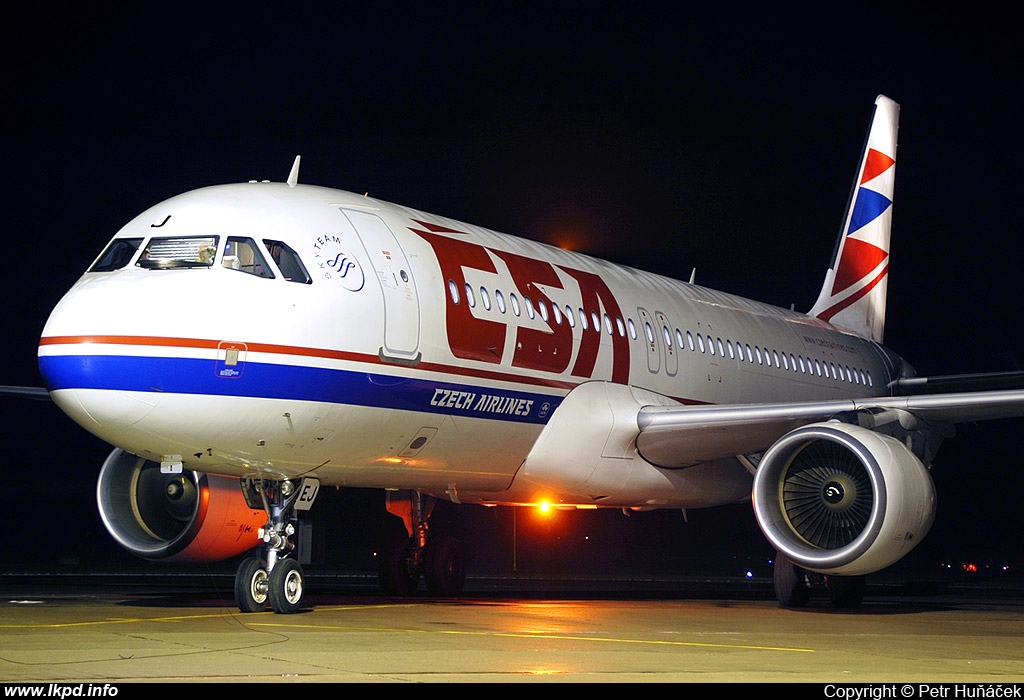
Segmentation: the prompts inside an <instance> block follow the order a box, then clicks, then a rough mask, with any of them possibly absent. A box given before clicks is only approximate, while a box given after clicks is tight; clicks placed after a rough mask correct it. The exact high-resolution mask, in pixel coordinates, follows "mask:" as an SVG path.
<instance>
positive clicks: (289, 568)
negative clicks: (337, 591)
mask: <svg viewBox="0 0 1024 700" xmlns="http://www.w3.org/2000/svg"><path fill="white" fill-rule="evenodd" d="M241 482H242V491H243V492H244V493H245V499H246V501H247V502H248V503H249V506H250V507H252V508H262V509H263V510H265V511H266V512H267V524H266V525H264V526H263V527H262V528H260V533H259V534H260V539H262V540H263V544H262V545H261V546H260V555H259V556H253V557H248V558H246V559H243V560H242V563H241V564H239V566H238V570H237V571H236V572H235V602H236V603H237V605H238V609H239V610H241V611H242V612H261V611H263V610H264V609H265V608H266V607H267V604H268V603H269V605H270V607H271V609H273V611H274V612H276V613H295V612H298V611H299V608H300V607H301V605H302V596H303V593H304V592H305V576H304V574H303V572H302V565H301V564H299V562H298V561H297V560H296V559H295V558H294V556H290V555H292V553H293V552H294V550H295V543H294V542H292V540H291V539H290V538H291V536H292V535H293V534H295V526H294V525H293V524H292V520H293V518H294V515H295V511H296V510H304V509H307V508H309V507H310V506H311V505H312V503H313V499H314V498H315V497H316V491H317V489H318V488H319V482H318V481H317V480H316V479H302V480H301V481H300V482H299V486H296V485H295V483H293V482H292V481H289V480H287V479H285V480H275V479H264V478H252V477H248V478H244V479H242V480H241Z"/></svg>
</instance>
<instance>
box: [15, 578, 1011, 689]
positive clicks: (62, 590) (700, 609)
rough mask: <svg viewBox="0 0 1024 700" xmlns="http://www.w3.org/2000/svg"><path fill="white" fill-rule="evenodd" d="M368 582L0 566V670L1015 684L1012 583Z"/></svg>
mask: <svg viewBox="0 0 1024 700" xmlns="http://www.w3.org/2000/svg"><path fill="white" fill-rule="evenodd" d="M376 583H377V582H376V577H375V576H374V575H373V574H370V573H365V572H355V573H353V572H321V573H315V574H314V573H308V574H307V593H306V597H305V603H304V607H303V609H302V610H300V612H299V613H297V614H293V615H280V614H276V613H273V612H262V613H248V614H244V613H241V612H239V610H238V609H237V607H236V606H235V604H234V600H233V593H232V591H233V587H232V578H231V576H230V575H228V574H225V573H209V574H205V575H198V574H182V575H180V576H173V575H168V574H165V573H161V574H159V575H156V574H138V573H123V574H118V573H116V572H93V573H89V572H76V573H74V574H69V573H67V572H59V571H58V572H52V571H51V572H46V571H35V572H29V573H18V574H9V573H8V574H0V682H3V683H4V684H15V685H24V684H47V685H46V687H51V686H49V684H54V683H56V684H72V686H69V687H80V688H83V689H84V695H85V696H88V697H100V696H104V695H106V696H111V689H112V688H114V689H117V690H118V692H119V694H120V696H121V697H129V696H130V695H131V693H130V691H126V692H120V691H121V689H122V686H124V685H128V684H136V683H172V682H173V683H254V682H259V683H267V682H274V683H467V682H468V683H483V682H487V683H494V682H499V683H523V682H528V683H596V682H601V683H734V684H735V683H812V684H837V687H842V688H846V687H853V686H854V685H855V684H875V685H876V687H880V688H881V687H883V686H882V685H879V684H883V685H884V684H892V688H893V689H894V692H895V691H896V689H897V688H903V687H906V688H907V689H908V693H909V692H910V691H912V692H913V694H906V695H900V697H923V696H924V695H923V694H925V693H926V692H927V690H928V689H929V688H941V687H945V688H946V689H947V692H948V694H947V695H945V696H941V695H936V696H935V697H954V696H955V695H954V693H953V691H952V690H950V688H953V685H955V684H961V685H963V684H968V686H964V687H978V686H977V684H987V685H986V687H989V688H992V687H997V688H1000V689H1002V690H1004V691H1007V692H1011V693H1012V692H1013V691H1015V690H1016V692H1018V693H1019V692H1020V684H1022V683H1024V644H1022V643H1021V634H1022V632H1024V593H1022V588H1021V587H1020V586H1019V582H1017V581H1015V580H1013V581H1010V580H1005V581H981V582H975V583H962V582H953V581H951V582H942V581H940V582H935V581H918V582H915V583H912V584H886V583H882V584H880V585H869V586H868V593H867V597H866V599H865V602H864V603H863V604H862V605H861V606H860V607H859V608H857V609H855V610H838V609H835V608H832V607H831V606H830V604H829V603H828V601H827V600H826V599H824V598H823V597H822V598H820V599H819V598H818V597H815V598H812V600H811V602H810V604H809V605H808V606H807V607H806V608H802V609H799V610H790V609H784V608H781V607H779V605H778V603H777V602H775V600H774V596H773V595H772V592H771V581H770V580H765V579H750V580H744V579H724V578H721V579H715V578H700V577H691V578H678V577H671V578H665V577H633V578H629V579H624V578H594V577H589V578H572V577H557V578H543V577H541V578H538V577H517V576H492V577H477V578H470V579H467V584H466V590H465V591H464V593H463V595H461V596H460V597H458V598H456V599H442V598H432V597H429V596H427V595H425V594H424V595H414V596H411V597H409V598H391V597H387V596H384V595H383V594H381V593H379V592H378V589H377V586H376ZM76 684H77V685H76ZM897 684H899V685H897ZM904 684H905V685H904ZM942 684H945V685H944V686H943V685H942ZM53 687H58V686H53ZM59 687H63V686H59ZM829 687H831V685H830V686H829ZM79 692H83V691H79ZM51 693H52V691H51ZM815 693H816V695H817V696H820V693H818V692H817V691H815Z"/></svg>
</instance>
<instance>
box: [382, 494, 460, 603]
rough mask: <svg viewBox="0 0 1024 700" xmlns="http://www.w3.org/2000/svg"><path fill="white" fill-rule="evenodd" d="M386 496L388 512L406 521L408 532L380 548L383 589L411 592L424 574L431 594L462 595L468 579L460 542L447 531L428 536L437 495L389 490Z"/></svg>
mask: <svg viewBox="0 0 1024 700" xmlns="http://www.w3.org/2000/svg"><path fill="white" fill-rule="evenodd" d="M385 498H386V505H387V509H388V512H390V513H392V514H393V515H397V516H398V517H400V518H401V519H402V522H403V523H405V531H406V533H407V536H406V537H401V538H399V539H397V540H395V541H393V542H391V543H389V544H388V545H387V546H386V547H385V548H384V551H383V552H381V557H380V564H379V566H378V570H377V573H378V579H379V581H380V587H381V590H383V591H384V592H385V593H386V594H388V595H396V596H408V595H412V594H413V593H415V592H416V587H417V586H418V585H419V581H420V577H421V576H423V577H424V578H425V579H426V583H427V591H428V592H429V593H430V594H431V595H436V596H445V597H452V596H457V595H459V594H460V593H461V592H462V587H463V585H464V584H465V582H466V562H465V558H464V557H463V553H462V547H461V545H460V544H459V542H458V540H456V539H455V538H453V537H448V536H447V535H439V536H428V535H429V529H430V528H429V525H428V521H429V520H430V514H431V512H432V511H433V510H434V504H435V503H436V502H437V501H436V499H435V498H434V497H433V496H424V495H423V494H422V493H420V492H418V491H386V492H385Z"/></svg>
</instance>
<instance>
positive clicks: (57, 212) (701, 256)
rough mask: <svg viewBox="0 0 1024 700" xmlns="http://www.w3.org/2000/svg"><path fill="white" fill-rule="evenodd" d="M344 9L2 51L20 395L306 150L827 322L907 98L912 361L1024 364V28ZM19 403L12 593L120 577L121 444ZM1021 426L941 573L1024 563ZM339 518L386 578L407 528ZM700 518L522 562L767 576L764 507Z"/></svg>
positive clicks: (143, 26) (443, 202) (939, 477)
mask: <svg viewBox="0 0 1024 700" xmlns="http://www.w3.org/2000/svg"><path fill="white" fill-rule="evenodd" d="M364 4H365V3H364ZM345 5H346V4H345V3H314V2H295V3H281V2H271V1H267V0H265V1H262V2H251V3H239V4H233V3H227V4H218V8H219V9H216V10H210V9H207V8H205V7H204V8H203V9H195V10H193V9H189V4H188V3H184V4H183V3H161V2H156V3H141V4H127V5H126V4H115V3H109V4H108V3H78V4H74V5H69V6H65V7H62V8H61V9H60V10H59V11H57V10H54V9H52V8H48V7H46V6H36V7H34V8H30V9H26V10H25V11H24V13H23V15H22V18H21V19H19V20H18V21H17V22H14V21H11V22H8V23H7V24H6V25H5V35H6V36H5V37H4V38H5V41H4V42H3V48H2V51H3V54H4V56H3V59H4V60H3V66H4V68H3V81H2V86H3V105H4V110H3V116H2V117H0V119H2V123H3V129H2V132H0V136H2V149H3V150H2V152H3V157H4V167H3V174H2V178H3V185H4V187H3V191H4V193H5V197H4V209H5V212H4V213H5V217H4V218H5V223H4V227H3V228H4V234H3V236H4V239H5V241H6V245H5V251H6V256H5V265H4V271H3V274H0V284H2V285H3V292H4V300H5V304H4V313H5V324H4V325H5V327H6V328H7V332H6V333H5V335H4V337H5V342H4V354H3V365H2V371H0V384H6V385H30V386H33V385H39V383H40V379H39V376H38V370H37V368H36V346H37V342H38V338H39V334H40V332H41V330H42V327H43V324H44V323H45V320H46V316H47V313H48V310H49V309H50V308H51V307H52V305H53V304H54V303H56V301H57V300H58V299H59V298H60V296H61V295H62V294H63V293H64V291H66V289H67V288H68V287H70V286H71V284H72V283H73V282H74V281H75V279H77V277H78V276H79V275H80V274H81V272H82V271H83V270H84V269H85V267H86V266H87V265H88V264H89V263H90V262H91V261H92V259H93V258H94V257H95V255H97V254H98V252H99V251H100V250H101V249H102V248H103V246H104V245H105V243H106V242H107V240H108V239H109V238H110V237H111V236H112V235H113V233H114V232H115V231H116V230H117V229H118V228H120V227H121V226H122V225H123V224H124V223H126V222H127V221H128V220H129V219H131V218H132V217H134V216H135V215H136V214H137V213H139V212H140V211H142V210H143V209H145V208H147V207H149V206H151V205H152V204H155V203H157V202H158V201H160V200H163V199H166V198H168V197H170V196H173V195H175V194H178V193H180V192H182V191H185V190H189V189H194V188H197V187H201V186H206V185H212V184H219V183H223V182H240V181H246V180H253V179H258V180H262V179H271V180H284V179H285V178H286V176H287V174H288V170H289V168H290V166H291V164H292V161H293V159H294V157H295V155H297V154H301V155H302V170H301V173H300V180H301V181H303V182H307V183H313V184H319V185H326V186H331V187H337V188H339V189H346V190H351V191H356V192H370V193H371V194H373V195H374V196H376V197H379V198H381V199H386V200H390V201H395V202H399V203H402V204H406V205H409V206H412V207H416V208H419V209H424V210H427V211H431V212H435V213H438V214H443V215H446V216H451V217H453V218H455V219H459V220H462V221H467V222H471V223H475V224H479V225H482V226H486V227H488V228H492V229H496V230H499V231H504V232H508V233H514V234H517V235H522V236H525V237H531V238H536V239H538V240H543V241H546V242H550V243H557V244H569V245H572V246H573V247H575V248H576V249H578V250H581V251H583V252H587V253H591V254H594V255H597V256H600V257H606V258H608V259H610V260H613V261H615V262H620V263H625V264H629V265H633V266H636V267H640V268H644V269H649V270H652V271H655V272H658V273H663V274H666V275H671V276H675V277H682V278H688V277H689V275H690V272H691V270H692V269H694V268H696V271H697V273H696V274H697V282H698V283H700V284H703V285H705V286H709V287H714V288H718V289H723V290H726V291H730V292H736V293H740V294H743V295H746V296H749V297H753V298H756V299H759V300H763V301H767V302H770V303H774V304H778V305H780V306H789V305H790V304H795V306H796V308H798V309H806V308H808V307H809V306H810V305H811V304H812V303H813V301H814V299H815V297H816V295H817V292H818V289H819V287H820V284H821V280H822V276H823V274H824V269H825V266H826V264H827V262H828V258H829V256H830V254H831V252H832V248H833V245H834V239H835V235H836V234H837V232H838V227H839V224H840V217H841V215H842V211H843V207H844V206H845V204H846V199H847V197H848V194H849V190H850V185H851V183H852V178H853V175H854V168H855V166H856V161H857V157H858V155H859V152H860V148H861V146H862V143H863V139H864V135H865V132H866V129H867V125H868V119H869V117H870V114H871V108H872V103H873V101H874V99H875V96H876V95H878V94H879V93H884V94H886V95H888V96H890V97H892V98H893V99H895V100H896V101H897V102H899V103H900V104H901V107H902V111H901V120H900V142H899V151H898V154H897V181H896V203H895V209H894V231H893V243H892V251H891V252H892V264H891V268H890V282H889V302H888V314H887V327H886V342H887V344H888V345H890V346H891V347H892V348H894V349H895V350H896V351H897V352H899V353H901V354H903V355H904V356H905V357H907V358H908V359H909V360H910V362H911V363H912V364H914V365H915V366H916V367H917V369H918V372H919V373H920V374H922V375H928V374H949V373H961V372H972V371H1003V370H1015V369H1021V368H1022V360H1024V354H1022V353H1024V350H1022V348H1021V333H1020V322H1021V311H1020V299H1021V289H1022V283H1021V277H1020V272H1019V268H1020V262H1021V260H1022V259H1024V245H1022V242H1021V235H1020V230H1021V219H1022V216H1021V201H1022V200H1021V197H1020V187H1021V184H1022V178H1021V163H1022V162H1024V158H1022V156H1024V148H1022V141H1021V135H1020V133H1021V132H1020V127H1019V122H1020V119H1021V116H1022V109H1021V108H1022V100H1024V89H1022V88H1024V84H1022V78H1021V72H1020V68H1021V48H1020V47H1021V46H1022V41H1021V40H1022V38H1024V37H1022V36H1021V33H1020V30H1019V29H1010V28H1013V27H1016V26H1018V23H1017V21H1016V19H1015V18H1011V17H1009V16H1006V17H1001V16H999V15H996V14H982V13H981V12H980V11H978V12H972V11H969V10H964V11H961V12H960V13H959V14H955V13H952V12H951V11H947V12H940V11H938V10H932V11H928V12H924V13H922V14H917V15H913V16H911V15H909V13H908V12H904V14H903V15H902V16H901V15H894V14H893V13H892V11H891V10H885V11H882V10H880V9H877V8H871V7H866V6H865V5H864V4H862V3H858V4H853V3H851V4H849V5H844V4H840V5H837V6H832V7H831V9H830V10H829V12H828V13H827V16H826V15H825V13H822V15H821V16H807V15H803V14H792V15H787V14H785V13H783V12H782V11H781V10H780V9H779V8H777V7H771V8H766V9H755V10H748V9H746V8H743V9H740V7H739V6H737V7H735V8H732V7H730V6H723V8H722V11H721V12H718V13H714V12H712V11H710V10H704V11H702V12H703V14H694V13H693V12H691V11H689V10H683V9H676V10H665V9H654V7H653V4H652V7H651V8H650V9H647V8H646V6H645V4H643V3H621V4H620V3H613V4H612V5H610V6H602V9H600V10H598V9H597V7H598V6H591V5H579V6H578V11H574V10H573V9H571V8H572V7H577V6H575V4H570V5H568V6H565V5H563V6H562V7H561V9H552V8H551V7H549V6H538V8H537V9H536V10H532V9H529V8H516V9H511V6H507V9H503V10H495V9H488V10H486V11H482V10H479V9H476V7H475V6H470V5H467V6H466V7H464V8H460V9H456V8H448V9H439V8H438V7H435V6H434V5H436V3H430V4H424V5H422V6H417V7H416V9H412V8H411V7H407V8H401V7H395V8H393V9H384V10H379V11H378V10H370V9H366V8H360V9H351V8H349V7H345ZM502 7H503V8H504V7H506V6H502ZM1007 11H1009V10H1007ZM901 12H903V11H901ZM2 405H3V415H4V417H5V420H4V421H2V425H0V446H2V452H0V454H2V459H3V467H4V475H5V477H6V478H5V483H6V484H7V486H8V490H7V491H6V495H7V498H6V503H7V506H6V509H7V514H8V519H7V522H8V532H7V536H8V538H10V539H9V540H8V541H9V542H11V541H13V542H14V543H15V546H16V547H17V548H18V551H19V556H18V557H17V558H8V559H9V561H12V562H14V563H13V564H11V566H15V567H16V566H17V565H18V564H17V563H18V561H22V562H26V563H33V562H43V563H52V562H54V561H55V560H57V559H58V558H59V557H62V556H74V557H79V558H80V559H81V560H82V561H83V562H96V561H97V560H101V561H102V560H105V559H107V558H113V560H114V561H120V559H119V557H122V555H121V554H120V553H119V550H117V549H116V548H115V547H114V546H113V544H112V543H111V542H110V541H109V538H108V537H107V536H106V534H105V532H103V531H102V530H101V527H100V525H99V518H98V515H97V513H96V505H95V493H94V492H95V479H96V474H97V472H98V468H99V465H100V463H101V462H102V460H103V458H104V457H105V456H106V453H107V452H108V451H109V448H108V447H107V446H105V445H103V444H102V443H99V441H97V440H96V439H95V438H92V437H91V436H89V435H88V434H86V433H85V432H84V431H82V430H81V429H79V428H78V427H77V426H75V425H73V424H72V423H71V422H70V420H68V419H66V418H65V417H64V416H63V415H62V414H61V413H60V412H59V411H58V410H57V409H56V408H55V407H53V406H51V405H49V404H47V403H44V402H35V401H28V400H19V399H5V400H4V401H3V404H2ZM1022 429H1024V422H1021V421H998V422H994V423H991V424H986V425H967V426H962V427H961V429H960V434H959V435H958V436H957V437H956V438H954V439H953V440H950V441H948V442H947V443H946V444H945V445H944V446H943V449H942V451H941V452H940V454H939V458H938V460H937V461H936V463H935V466H934V469H933V476H934V478H935V481H936V486H937V490H938V497H939V509H938V515H937V518H936V524H935V526H934V527H933V529H932V533H931V534H930V535H929V537H928V540H927V541H926V542H925V543H924V544H922V545H921V546H920V548H919V550H918V551H915V553H914V554H913V555H912V556H913V557H914V560H913V562H914V563H916V564H919V565H921V566H931V565H932V564H933V563H934V562H938V561H940V560H944V559H946V558H949V559H951V560H956V561H960V560H961V559H978V560H983V561H986V562H991V563H994V564H995V563H1002V562H1011V563H1015V564H1016V565H1017V566H1018V567H1024V545H1022V542H1021V537H1020V533H1021V528H1020V525H1019V520H1018V516H1017V508H1018V504H1019V501H1020V496H1019V494H1020V493H1021V487H1022V486H1024V479H1022V477H1021V473H1022V469H1021V467H1022V465H1024V458H1022V457H1021V450H1022V447H1024V441H1022V440H1021V437H1020V436H1021V431H1022ZM334 499H335V501H337V502H335V503H329V504H327V506H325V514H326V513H327V512H333V510H337V511H340V512H342V515H338V516H337V517H336V520H337V522H336V523H335V524H332V525H331V526H330V527H331V528H332V529H331V533H330V535H329V538H328V541H329V543H330V544H329V545H328V546H329V547H330V548H331V549H332V552H333V555H332V556H334V557H335V558H345V557H351V561H355V562H356V563H357V564H361V563H362V562H363V558H364V557H365V553H366V551H368V550H369V549H371V548H372V546H373V545H372V544H369V543H371V542H375V541H376V538H377V533H376V532H372V531H371V532H366V531H365V530H366V529H367V528H366V523H367V522H371V523H376V522H377V521H376V520H374V519H373V518H376V517H381V518H382V517H383V516H378V515H372V516H370V515H365V517H364V510H365V513H367V514H368V513H370V512H371V511H372V512H373V513H377V512H378V511H379V512H382V510H383V507H382V505H380V503H381V502H382V501H381V500H380V497H379V494H376V493H371V494H352V495H349V496H344V495H337V496H335V497H334ZM349 500H351V503H350V502H349ZM367 503H369V504H370V505H367ZM378 506H379V507H378ZM332 509H333V510H332ZM482 510H483V509H478V508H473V507H469V508H464V509H462V510H460V509H458V508H454V507H445V508H444V509H443V510H442V511H441V512H439V516H440V517H439V519H438V524H437V526H438V527H451V528H453V529H458V530H462V531H463V532H462V533H460V534H464V535H467V537H466V539H467V542H468V543H470V544H472V545H475V546H477V547H479V548H480V550H481V551H487V552H488V553H487V555H486V556H487V561H486V562H485V563H486V564H487V565H488V566H491V565H493V566H494V567H498V568H500V567H502V566H505V565H506V562H503V561H501V560H502V559H503V558H504V554H500V552H502V551H505V549H507V550H508V551H509V552H510V551H511V545H510V544H509V541H510V534H509V533H510V529H509V528H510V527H511V525H510V523H511V516H510V513H509V512H508V511H487V512H481V511H482ZM611 516H614V517H611ZM688 516H689V523H685V522H684V520H683V516H682V514H681V513H678V512H672V513H647V514H636V515H634V516H633V517H632V518H628V519H627V518H624V517H623V516H622V515H621V514H620V513H599V514H594V513H576V514H564V517H563V518H562V519H561V520H558V521H552V522H549V523H548V524H546V525H543V526H542V527H543V531H542V532H539V533H538V534H537V539H536V541H532V540H530V537H532V536H533V534H532V533H531V531H530V530H529V524H523V523H520V528H519V531H518V532H519V535H520V536H521V537H522V538H525V539H523V540H522V546H523V547H525V549H523V550H522V552H521V556H522V557H524V558H522V559H521V561H522V562H523V565H524V566H534V567H536V568H538V570H550V569H551V568H556V567H557V566H558V563H557V562H558V561H559V560H560V561H561V563H562V564H566V565H570V566H574V567H578V566H579V563H578V561H575V560H574V559H576V560H578V559H581V558H583V559H585V560H586V561H587V562H589V564H590V565H591V566H593V567H594V568H595V569H602V570H615V569H616V568H623V569H628V568H630V567H637V568H645V567H651V566H653V565H655V564H657V565H663V566H666V567H676V568H685V567H688V566H691V565H692V563H693V562H694V561H702V560H703V561H707V560H708V559H709V558H714V559H715V560H716V561H727V560H729V558H730V557H731V556H732V555H734V554H735V555H736V556H737V557H740V558H744V557H747V556H753V557H757V556H760V554H761V553H762V552H764V551H765V549H766V545H765V543H764V542H763V539H761V538H760V535H759V533H758V531H757V528H756V525H755V523H754V521H753V515H752V513H751V512H750V509H749V506H737V507H730V508H726V509H719V510H718V512H691V513H689V514H688ZM324 517H325V516H324ZM552 523H554V524H552ZM346 528H348V530H346ZM524 528H525V529H524ZM491 536H493V538H494V541H493V542H490V541H488V538H489V537H491ZM545 538H547V539H545ZM584 538H586V539H584ZM478 540H479V541H478ZM531 542H533V544H531ZM545 542H547V543H549V546H550V551H545V549H544V548H545V544H544V543H545ZM581 542H583V543H586V544H585V545H581V544H580V543H581ZM339 543H340V544H339ZM604 543H607V546H606V545H605V544H604ZM364 544H365V546H364ZM531 547H533V549H531ZM569 553H571V556H570V555H569ZM549 555H550V557H551V558H545V557H548V556H549ZM509 556H511V555H510V554H509ZM492 560H493V561H492ZM506 561H507V560H506ZM530 562H535V563H530ZM471 572H472V571H471Z"/></svg>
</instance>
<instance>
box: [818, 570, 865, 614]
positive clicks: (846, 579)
mask: <svg viewBox="0 0 1024 700" xmlns="http://www.w3.org/2000/svg"><path fill="white" fill-rule="evenodd" d="M865 583H866V577H864V576H826V577H825V586H826V587H827V588H828V598H829V600H830V601H832V605H833V607H836V608H856V607H858V606H859V605H860V604H861V603H862V602H863V601H864V587H865Z"/></svg>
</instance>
